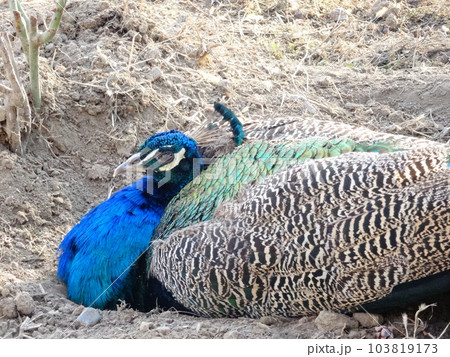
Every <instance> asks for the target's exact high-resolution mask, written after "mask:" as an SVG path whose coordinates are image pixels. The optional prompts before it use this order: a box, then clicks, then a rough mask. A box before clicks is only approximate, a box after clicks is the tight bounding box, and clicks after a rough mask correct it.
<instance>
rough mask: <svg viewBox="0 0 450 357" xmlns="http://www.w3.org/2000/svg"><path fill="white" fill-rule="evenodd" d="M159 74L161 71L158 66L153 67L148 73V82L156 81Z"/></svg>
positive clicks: (160, 74)
mask: <svg viewBox="0 0 450 357" xmlns="http://www.w3.org/2000/svg"><path fill="white" fill-rule="evenodd" d="M161 76H162V72H161V70H160V69H159V68H158V67H153V68H152V69H151V70H150V72H149V73H148V77H149V80H150V82H153V81H156V80H157V79H159V78H161Z"/></svg>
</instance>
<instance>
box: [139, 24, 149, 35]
mask: <svg viewBox="0 0 450 357" xmlns="http://www.w3.org/2000/svg"><path fill="white" fill-rule="evenodd" d="M148 29H149V26H148V23H147V22H143V23H141V24H140V25H139V28H138V31H139V32H140V33H141V34H142V35H145V34H146V33H147V32H148Z"/></svg>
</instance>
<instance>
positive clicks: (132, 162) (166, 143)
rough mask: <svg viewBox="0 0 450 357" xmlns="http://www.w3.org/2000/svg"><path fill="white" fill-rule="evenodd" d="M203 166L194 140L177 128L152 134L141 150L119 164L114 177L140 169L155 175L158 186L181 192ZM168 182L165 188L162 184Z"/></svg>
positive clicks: (147, 174) (153, 176)
mask: <svg viewBox="0 0 450 357" xmlns="http://www.w3.org/2000/svg"><path fill="white" fill-rule="evenodd" d="M202 168H203V163H202V160H201V155H200V153H199V151H198V147H197V143H196V142H195V140H193V139H191V138H189V137H188V136H186V135H184V134H183V133H181V132H179V131H177V130H170V131H167V132H163V133H158V134H155V135H152V136H150V137H149V138H148V139H147V140H145V142H144V143H143V144H142V145H141V146H140V147H139V149H138V152H137V153H135V154H133V155H132V156H131V157H130V158H129V159H127V160H126V161H125V162H123V163H122V164H121V165H119V166H118V167H117V168H116V169H115V171H114V176H116V175H117V174H119V173H123V172H138V173H139V172H140V173H142V174H145V175H146V176H148V177H150V176H151V177H152V178H153V180H152V181H153V183H157V184H158V185H157V188H162V189H163V190H165V191H168V192H169V191H176V192H178V191H179V190H181V188H183V187H184V186H185V185H186V184H187V183H189V182H190V181H192V179H193V178H194V176H195V175H196V173H198V172H200V170H201V169H202ZM163 185H165V187H163Z"/></svg>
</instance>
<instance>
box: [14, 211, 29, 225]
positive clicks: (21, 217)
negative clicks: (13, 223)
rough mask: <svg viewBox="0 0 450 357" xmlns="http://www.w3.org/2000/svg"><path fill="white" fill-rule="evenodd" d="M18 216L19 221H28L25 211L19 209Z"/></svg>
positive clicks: (22, 222)
mask: <svg viewBox="0 0 450 357" xmlns="http://www.w3.org/2000/svg"><path fill="white" fill-rule="evenodd" d="M16 217H17V221H18V222H19V223H20V224H24V223H26V222H28V218H27V214H26V213H25V212H23V211H17V213H16Z"/></svg>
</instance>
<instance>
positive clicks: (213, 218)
mask: <svg viewBox="0 0 450 357" xmlns="http://www.w3.org/2000/svg"><path fill="white" fill-rule="evenodd" d="M222 109H223V110H226V108H222ZM230 113H232V112H228V111H227V112H226V114H227V115H231V114H230ZM279 124H280V122H278V124H273V123H272V124H269V125H273V126H272V129H273V131H272V133H270V132H266V133H264V131H259V130H256V131H253V132H252V131H248V130H247V129H248V126H247V127H246V125H245V124H244V129H245V133H246V138H247V139H249V138H253V140H250V142H249V143H247V144H245V145H243V146H241V147H239V148H237V149H235V150H234V151H233V152H232V153H230V154H228V155H225V156H223V157H221V158H220V159H219V160H217V161H216V162H215V163H214V164H213V165H212V166H210V167H209V168H208V169H207V170H205V171H204V172H203V173H202V174H201V175H200V176H198V177H196V178H195V179H194V180H193V181H192V182H191V183H189V184H188V185H187V186H186V187H185V188H184V189H183V190H182V191H181V192H180V193H179V195H177V196H176V197H175V198H174V199H173V200H172V201H171V203H170V204H169V205H168V207H167V208H166V211H165V213H164V215H163V217H162V218H161V220H160V223H159V225H158V227H157V228H156V229H155V232H154V235H153V237H152V242H151V246H150V249H149V250H148V252H147V254H146V256H145V257H143V258H141V262H140V264H139V265H140V269H145V270H146V274H147V282H146V283H147V287H146V288H147V290H151V292H152V295H151V301H147V304H145V305H140V307H143V306H144V311H145V309H149V308H152V307H155V305H158V303H162V302H164V301H165V302H166V304H164V306H170V305H171V304H175V303H176V305H177V308H179V309H181V310H187V311H191V312H193V313H195V314H197V315H200V316H206V317H224V316H228V317H236V316H247V317H253V318H258V317H261V316H266V315H275V316H286V317H294V316H301V315H305V314H310V313H315V312H318V311H320V310H324V309H328V310H349V309H354V308H355V307H356V308H357V307H360V306H361V305H363V307H364V308H366V309H370V310H371V311H373V310H374V309H378V311H380V310H381V311H383V309H384V310H385V309H389V308H390V307H392V306H395V304H396V303H399V302H402V301H407V302H410V303H411V302H417V301H419V300H420V299H423V298H424V297H426V296H427V295H430V294H433V293H436V292H440V293H443V292H446V291H450V253H449V252H450V205H449V198H450V188H449V183H450V169H449V166H448V154H449V149H448V147H447V146H445V145H439V144H434V143H432V142H430V141H427V140H422V139H415V138H408V137H402V136H396V135H390V134H382V133H380V134H375V133H373V132H371V131H369V130H368V129H352V128H351V127H349V126H347V125H345V124H342V125H337V126H334V127H329V128H330V129H329V131H332V132H333V134H335V133H339V134H341V135H342V136H344V137H347V139H342V138H341V139H338V138H335V139H328V140H324V139H320V138H309V139H307V140H299V139H297V140H296V141H294V142H288V141H286V139H287V138H291V137H292V135H295V127H297V129H298V128H299V127H301V126H302V123H299V122H298V121H297V122H295V121H288V122H286V121H284V122H283V124H282V125H279ZM256 127H257V126H256ZM292 127H294V129H292ZM324 127H325V126H324V124H323V123H320V122H319V123H316V128H324ZM286 128H288V129H286ZM308 128H310V127H308ZM319 130H320V129H319ZM276 131H278V137H282V138H283V140H282V141H277V140H273V138H274V137H276V136H277V134H276ZM299 133H300V135H298V134H299ZM301 133H302V132H301V131H300V132H297V137H301V136H302V135H301ZM310 133H311V135H313V136H314V135H315V134H316V133H317V131H316V129H310ZM339 134H338V135H339ZM343 134H344V135H343ZM374 134H375V135H374ZM307 135H309V134H306V136H307ZM351 137H353V138H356V137H359V138H362V139H369V138H376V139H380V138H381V139H384V140H385V142H377V143H373V142H371V143H367V142H363V143H358V142H355V141H352V140H350V139H348V138H351ZM255 138H265V140H257V139H255ZM411 147H413V148H414V149H413V150H404V148H411ZM344 153H345V154H344ZM340 154H344V155H340ZM308 158H316V159H317V160H307V159H308ZM143 275H144V274H143ZM408 298H409V300H408ZM165 299H167V300H165Z"/></svg>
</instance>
